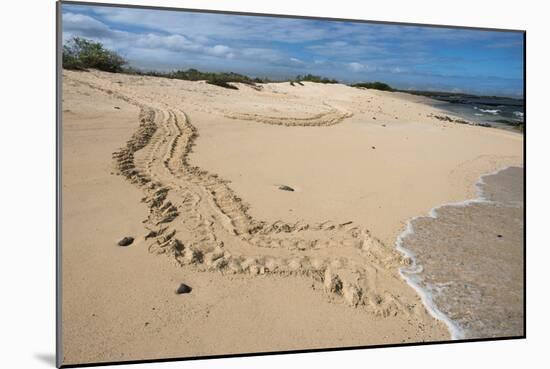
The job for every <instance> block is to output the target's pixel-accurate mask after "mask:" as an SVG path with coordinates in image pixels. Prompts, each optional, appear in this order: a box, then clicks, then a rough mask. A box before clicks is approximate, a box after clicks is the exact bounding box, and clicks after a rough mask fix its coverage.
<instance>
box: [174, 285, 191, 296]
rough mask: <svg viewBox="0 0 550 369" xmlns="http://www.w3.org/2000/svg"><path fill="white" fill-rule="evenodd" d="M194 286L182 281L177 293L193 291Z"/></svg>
mask: <svg viewBox="0 0 550 369" xmlns="http://www.w3.org/2000/svg"><path fill="white" fill-rule="evenodd" d="M191 290H192V288H191V287H189V286H188V285H186V284H185V283H182V284H180V286H179V287H178V289H177V290H176V293H177V294H178V295H181V294H184V293H189V292H191Z"/></svg>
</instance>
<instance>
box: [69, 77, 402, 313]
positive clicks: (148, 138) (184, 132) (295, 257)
mask: <svg viewBox="0 0 550 369" xmlns="http://www.w3.org/2000/svg"><path fill="white" fill-rule="evenodd" d="M65 78H66V79H68V80H70V81H71V82H74V83H82V84H84V85H86V86H88V87H89V88H92V89H95V90H97V91H100V92H102V93H107V94H109V95H112V96H114V97H115V98H119V99H122V100H124V101H126V102H128V103H130V104H132V105H135V106H136V107H138V108H139V110H140V113H139V118H138V119H139V125H138V128H137V130H136V131H135V132H134V134H133V135H132V136H131V137H130V139H129V140H128V141H127V142H126V144H125V145H124V146H123V147H121V148H120V149H119V150H117V151H116V152H114V153H113V161H114V167H115V170H116V172H117V174H119V175H122V176H123V177H124V178H126V179H127V180H128V181H129V182H131V183H132V184H134V185H136V186H138V187H139V188H141V189H142V190H143V192H144V197H143V199H142V201H143V202H144V203H145V204H146V205H147V207H148V209H149V215H148V217H147V219H145V220H144V221H143V223H144V226H145V228H146V229H147V230H148V233H147V234H146V235H145V240H146V242H147V247H148V249H149V251H150V252H151V253H155V254H165V255H169V256H170V257H171V259H172V260H175V261H176V262H177V263H178V264H180V265H182V266H183V265H186V266H188V265H190V266H193V267H195V268H197V269H199V270H202V271H207V270H208V271H221V272H223V273H246V274H250V275H265V274H280V275H292V274H299V275H308V276H311V277H312V278H314V279H315V280H317V281H319V282H321V283H323V284H324V289H325V291H326V292H327V293H328V294H329V295H330V296H332V297H335V298H343V299H344V301H345V302H346V303H347V304H349V305H351V306H355V307H357V306H362V307H364V308H366V309H369V310H371V311H373V312H374V313H376V314H381V315H384V316H387V315H390V314H392V315H393V314H398V313H405V314H407V315H410V314H411V311H412V308H411V307H410V306H408V305H406V304H404V303H402V302H401V301H400V300H399V298H398V297H396V296H394V295H393V294H392V293H391V292H390V291H388V290H385V289H383V288H382V287H381V286H383V285H385V283H383V282H380V281H383V280H384V279H399V276H398V274H397V269H398V267H399V266H400V265H403V264H408V263H410V260H409V259H407V258H405V257H403V256H402V255H401V254H399V253H398V252H397V251H396V250H394V249H393V248H389V247H387V246H386V245H384V244H383V243H382V242H380V241H379V240H378V239H376V238H375V237H373V236H372V235H371V234H370V233H369V231H368V230H367V229H365V228H363V227H360V226H358V225H356V224H355V223H353V222H351V221H345V222H331V221H325V222H322V223H316V224H308V223H306V222H296V223H287V222H283V221H276V222H273V223H268V222H265V221H259V220H256V219H253V218H252V217H251V216H250V215H249V214H248V206H247V205H246V204H245V203H244V202H243V201H242V199H240V198H239V197H238V196H237V194H236V193H235V192H234V191H233V190H232V189H231V188H230V187H229V186H228V182H227V181H225V180H223V179H222V178H220V177H219V176H218V175H216V174H212V173H209V172H208V171H205V170H203V169H201V168H199V167H197V166H193V165H191V164H190V162H189V155H190V153H191V152H192V149H193V146H194V143H195V140H196V138H197V137H198V132H197V129H196V128H195V127H194V126H193V125H192V124H191V120H190V118H189V117H188V116H187V114H186V113H185V112H183V111H182V110H180V109H179V108H178V107H174V106H170V105H168V104H166V103H165V102H162V99H155V97H154V96H138V95H137V94H135V93H133V92H131V91H128V90H127V89H126V88H124V87H122V86H119V85H116V84H114V83H110V82H109V81H106V80H104V79H101V78H99V77H94V78H87V80H83V79H82V80H81V79H77V78H75V77H68V76H66V77H65ZM90 79H93V80H92V81H90ZM106 84H107V87H106V86H105V85H106ZM322 117H326V116H324V115H321V116H318V117H317V118H315V119H309V120H308V119H306V120H301V122H311V125H313V126H315V125H318V124H317V123H318V121H317V119H321V118H322ZM342 119H344V118H342ZM269 124H271V123H269ZM333 124H336V123H333ZM304 125H306V124H304ZM335 255H338V256H335Z"/></svg>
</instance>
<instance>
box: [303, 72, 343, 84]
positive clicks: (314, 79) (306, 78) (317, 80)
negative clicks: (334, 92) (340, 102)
mask: <svg viewBox="0 0 550 369" xmlns="http://www.w3.org/2000/svg"><path fill="white" fill-rule="evenodd" d="M296 81H297V82H300V81H306V82H315V83H339V82H338V81H337V80H335V79H329V78H325V77H321V76H316V75H314V74H306V75H305V76H301V75H298V76H296Z"/></svg>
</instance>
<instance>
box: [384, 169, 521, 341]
mask: <svg viewBox="0 0 550 369" xmlns="http://www.w3.org/2000/svg"><path fill="white" fill-rule="evenodd" d="M513 167H515V166H506V167H502V168H500V169H497V170H494V171H492V172H490V173H486V174H483V175H481V176H480V177H479V178H478V180H477V181H476V182H475V183H474V188H475V190H476V198H474V199H467V200H463V201H457V202H450V203H444V204H441V205H438V206H436V207H433V208H432V209H430V211H429V212H428V213H427V215H418V216H415V217H413V218H411V219H409V220H408V221H407V223H406V226H405V229H404V230H403V232H401V233H400V234H399V235H398V237H397V239H396V241H395V248H396V250H398V251H399V252H401V253H402V254H403V255H404V256H406V257H408V258H410V260H411V261H412V263H411V264H410V266H403V267H400V268H399V275H400V276H401V277H402V278H403V279H404V280H405V281H406V282H407V283H408V284H409V285H410V286H411V288H413V289H414V290H415V291H416V292H417V293H418V295H419V296H420V297H421V299H422V302H423V303H424V306H425V307H426V309H427V310H428V312H429V313H430V314H431V315H432V316H433V317H434V318H435V319H438V320H440V321H442V322H443V323H444V324H445V325H446V326H447V328H448V330H449V333H450V334H451V339H452V340H460V339H465V338H466V336H465V334H466V332H465V331H464V329H463V328H462V327H460V326H459V325H458V324H457V323H456V322H455V321H453V320H452V319H451V318H449V317H448V316H447V315H446V314H445V313H444V312H442V311H441V310H440V309H439V307H438V306H437V304H436V303H435V302H434V301H433V296H432V294H431V292H430V291H428V290H427V289H425V288H423V287H421V286H420V284H419V278H420V277H418V276H417V275H418V274H420V273H422V272H423V266H422V265H421V264H419V263H418V261H417V258H416V255H415V253H414V252H413V251H412V250H410V249H408V248H406V247H405V246H404V245H403V243H404V239H405V238H406V237H407V236H409V235H411V234H414V233H415V231H414V228H413V225H412V223H413V222H414V221H415V220H417V219H419V218H426V217H429V218H433V219H436V218H438V215H437V211H438V210H439V209H441V208H444V207H466V206H468V205H471V204H479V203H481V204H483V203H494V202H493V201H491V200H488V199H487V198H486V195H485V193H484V192H483V189H482V188H481V186H482V185H484V184H485V181H484V178H485V177H489V176H494V175H497V174H499V173H500V172H502V171H505V170H507V169H509V168H513ZM521 168H522V169H523V170H524V167H523V166H522V167H521Z"/></svg>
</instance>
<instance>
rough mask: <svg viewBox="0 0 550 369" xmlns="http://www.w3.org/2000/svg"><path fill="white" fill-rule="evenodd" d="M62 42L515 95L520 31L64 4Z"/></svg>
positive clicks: (206, 66)
mask: <svg viewBox="0 0 550 369" xmlns="http://www.w3.org/2000/svg"><path fill="white" fill-rule="evenodd" d="M62 9H63V38H64V40H68V39H69V38H71V37H73V36H80V37H86V38H89V39H93V40H97V41H100V42H102V43H103V44H104V45H105V46H106V47H108V48H110V49H114V50H116V51H117V52H119V53H120V54H121V55H123V56H124V57H125V58H126V59H127V60H128V61H129V62H130V65H132V66H134V67H137V68H141V69H145V70H162V71H168V70H174V69H187V68H196V69H199V70H203V71H233V72H237V73H243V74H247V75H249V76H253V77H270V78H274V79H278V78H280V79H282V78H289V77H294V76H296V75H298V74H306V73H312V74H318V75H322V76H325V77H330V78H336V79H338V80H341V81H343V82H347V83H349V82H359V81H383V82H386V83H389V84H390V85H392V86H394V87H397V88H402V89H422V90H438V91H440V90H443V91H456V92H467V93H475V94H491V95H493V94H494V95H503V96H514V97H522V96H523V95H522V94H523V35H522V34H521V33H519V32H494V31H478V30H464V29H453V28H433V27H417V26H403V25H386V24H372V23H357V22H355V23H354V22H340V21H322V20H312V19H291V18H273V17H259V16H241V15H229V14H210V13H193V12H180V11H167V10H146V9H131V8H115V7H99V6H87V5H68V4H64V5H63V8H62Z"/></svg>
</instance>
